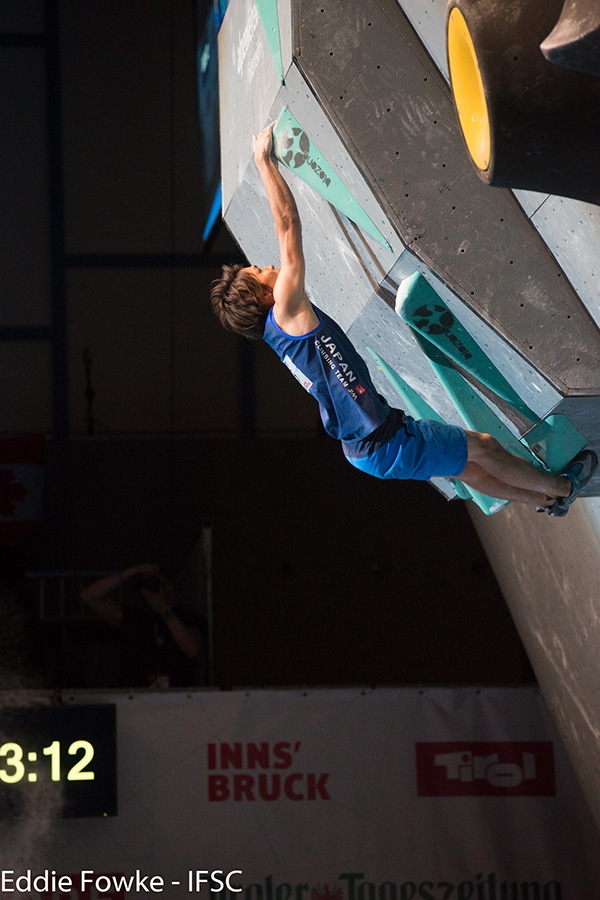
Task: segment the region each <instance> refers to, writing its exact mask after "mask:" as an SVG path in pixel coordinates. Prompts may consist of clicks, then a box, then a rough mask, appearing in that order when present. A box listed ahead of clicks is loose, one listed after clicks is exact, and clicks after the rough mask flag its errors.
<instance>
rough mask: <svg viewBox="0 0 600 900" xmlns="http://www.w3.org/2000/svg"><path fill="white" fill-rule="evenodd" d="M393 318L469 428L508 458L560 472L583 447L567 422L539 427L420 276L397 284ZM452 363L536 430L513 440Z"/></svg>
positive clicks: (551, 420)
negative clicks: (409, 335) (494, 440)
mask: <svg viewBox="0 0 600 900" xmlns="http://www.w3.org/2000/svg"><path fill="white" fill-rule="evenodd" d="M396 312H397V313H398V315H400V316H401V317H402V319H404V321H405V322H406V323H407V324H408V325H410V327H411V329H412V330H413V333H414V334H415V338H416V340H417V341H418V343H419V344H420V346H421V347H422V349H423V352H424V353H425V354H426V355H427V357H428V359H429V361H430V363H431V365H432V367H433V368H434V370H435V372H436V374H437V376H438V378H439V379H440V381H441V382H442V384H443V385H444V387H445V388H446V391H447V392H448V394H449V395H450V396H451V397H452V399H453V401H454V403H455V405H456V407H457V409H458V410H459V411H460V413H461V415H462V417H463V420H464V421H465V425H466V427H467V428H470V429H472V430H474V431H484V432H487V433H489V434H492V435H494V437H496V438H497V439H498V440H499V441H500V442H501V443H502V444H503V445H504V447H506V449H507V450H509V451H510V452H511V453H515V454H516V455H517V456H522V457H524V458H525V459H531V461H536V460H539V461H540V462H541V463H542V464H543V466H544V468H546V469H549V470H550V471H551V472H562V471H563V470H564V468H565V466H566V465H567V463H568V462H570V461H571V460H572V459H573V457H574V456H576V455H577V453H579V451H580V450H582V449H583V448H584V447H585V446H586V445H587V440H586V438H585V437H584V436H583V435H582V434H581V432H580V431H578V429H577V428H575V426H574V425H572V424H571V422H569V420H568V419H567V418H566V417H565V416H560V415H556V416H548V417H547V418H546V419H545V420H543V421H541V420H540V419H539V417H538V416H536V414H535V413H534V412H533V411H532V410H531V409H530V408H529V407H528V406H527V405H526V404H525V403H524V401H523V400H522V399H521V397H520V396H519V395H518V394H517V392H516V391H515V389H514V388H513V387H512V385H511V384H510V383H509V382H508V381H507V380H506V378H505V377H504V376H503V375H502V373H501V372H499V371H498V369H497V368H496V366H495V365H494V363H493V362H492V361H491V360H490V359H489V357H488V356H487V354H486V353H485V351H484V350H482V348H481V347H480V346H479V345H478V344H477V343H476V342H475V340H474V339H473V337H472V336H471V335H470V334H469V332H468V331H467V329H466V328H465V327H464V326H463V325H462V324H461V323H460V322H459V320H458V319H457V318H456V316H455V315H454V314H453V313H451V312H450V310H449V309H448V307H447V306H446V304H445V303H444V301H443V300H442V299H441V297H440V296H439V295H438V294H437V293H436V291H435V290H434V288H433V287H432V286H431V285H430V284H429V282H428V281H427V280H426V279H425V278H424V277H423V276H422V275H421V274H420V273H419V272H416V273H415V274H414V275H411V276H410V277H408V278H405V279H404V280H403V281H402V282H401V284H400V287H399V289H398V294H397V298H396ZM452 362H454V363H456V364H457V365H458V366H460V367H461V368H462V369H464V370H465V371H466V372H469V373H470V374H471V375H473V376H474V377H475V378H476V379H477V380H478V381H479V382H481V384H483V385H485V387H487V388H488V389H489V390H491V391H492V392H493V393H494V394H495V395H496V396H497V397H500V398H502V399H503V400H505V401H507V402H508V403H510V404H511V406H513V407H514V408H515V409H516V410H518V411H519V412H520V413H521V414H522V415H524V416H525V417H526V418H527V419H529V420H530V421H531V422H532V423H535V424H533V425H532V427H531V428H530V429H529V430H528V431H527V432H526V433H525V434H524V435H523V436H522V437H521V438H517V437H515V435H513V433H512V432H511V431H509V429H508V428H506V426H505V425H503V423H502V422H501V421H500V419H499V418H498V416H496V414H495V413H494V412H493V410H492V409H491V408H490V407H489V406H488V404H487V403H486V402H485V401H484V400H483V399H482V398H481V396H480V395H479V394H478V393H477V392H476V391H475V390H474V389H473V388H472V387H471V385H469V384H468V382H467V381H465V379H464V378H463V377H462V375H461V374H460V373H459V371H458V370H457V369H456V368H455V367H454V366H453V365H452Z"/></svg>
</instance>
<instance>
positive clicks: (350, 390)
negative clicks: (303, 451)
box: [263, 306, 390, 441]
mask: <svg viewBox="0 0 600 900" xmlns="http://www.w3.org/2000/svg"><path fill="white" fill-rule="evenodd" d="M313 309H314V310H315V312H316V314H317V316H318V317H319V324H318V326H317V327H316V328H315V329H314V330H313V331H310V332H309V333H308V334H303V335H300V336H298V337H296V336H295V335H291V334H286V333H285V331H282V330H281V328H280V327H279V325H278V324H277V322H276V321H275V318H274V316H273V309H272V308H271V309H270V310H269V314H268V316H267V321H266V323H265V330H264V334H263V338H264V340H265V341H266V342H267V344H268V345H269V346H270V347H272V348H273V350H275V352H276V353H277V355H278V356H279V358H280V359H281V361H282V362H283V363H284V364H285V365H286V366H287V367H288V369H289V370H290V372H291V373H292V374H293V375H294V376H295V378H297V380H298V381H299V382H300V384H301V385H302V387H303V388H304V389H305V390H307V391H308V393H309V394H311V395H312V396H313V397H314V398H315V399H316V400H317V401H318V403H319V408H320V412H321V419H322V421H323V425H324V427H325V431H327V433H328V434H330V435H331V436H332V437H334V438H337V440H340V441H358V440H362V439H363V438H366V437H367V436H368V435H370V434H371V433H372V432H373V431H375V429H377V428H379V427H380V426H381V425H382V424H383V423H384V422H385V421H386V420H387V419H388V417H389V415H390V406H389V405H388V403H387V401H386V400H385V398H384V397H382V396H381V394H378V393H377V390H376V388H375V385H374V384H373V382H372V381H371V376H370V374H369V370H368V368H367V364H366V363H365V361H364V360H363V359H362V357H361V356H360V355H359V354H358V353H357V351H356V350H355V348H354V346H353V344H352V342H351V341H350V340H349V339H348V338H347V337H346V335H345V334H344V332H343V331H342V329H341V328H340V326H339V325H338V324H337V323H336V322H334V320H333V319H331V318H330V317H329V316H328V315H327V314H326V313H324V312H322V311H321V310H320V309H317V307H316V306H313Z"/></svg>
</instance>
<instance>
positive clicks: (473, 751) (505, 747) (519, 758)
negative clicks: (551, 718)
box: [415, 741, 556, 797]
mask: <svg viewBox="0 0 600 900" xmlns="http://www.w3.org/2000/svg"><path fill="white" fill-rule="evenodd" d="M415 749H416V766H417V794H418V796H419V797H498V796H505V797H553V796H554V795H555V793H556V787H555V779H554V748H553V746H552V744H551V743H549V742H541V741H528V742H523V741H510V742H502V743H494V742H476V743H472V742H460V743H455V742H451V743H417V744H416V745H415Z"/></svg>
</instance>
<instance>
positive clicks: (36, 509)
mask: <svg viewBox="0 0 600 900" xmlns="http://www.w3.org/2000/svg"><path fill="white" fill-rule="evenodd" d="M45 448H46V438H45V436H44V435H43V434H26V435H20V436H15V437H3V438H0V544H29V543H30V542H31V541H33V540H35V539H36V538H38V537H39V534H40V531H41V526H42V502H43V488H44V453H45Z"/></svg>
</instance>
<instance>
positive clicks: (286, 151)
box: [273, 107, 392, 251]
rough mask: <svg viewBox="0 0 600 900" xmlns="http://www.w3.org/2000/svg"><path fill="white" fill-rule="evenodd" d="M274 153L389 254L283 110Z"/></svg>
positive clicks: (380, 237) (275, 131) (373, 227)
mask: <svg viewBox="0 0 600 900" xmlns="http://www.w3.org/2000/svg"><path fill="white" fill-rule="evenodd" d="M273 145H274V146H273V149H274V153H275V156H276V158H277V159H278V160H279V162H281V163H283V165H284V166H287V168H288V169H291V170H292V172H294V174H295V175H297V176H298V178H301V179H302V181H304V182H306V184H308V185H309V186H310V187H311V188H313V190H315V191H316V192H317V193H318V194H320V195H321V197H324V198H325V200H327V202H328V203H331V205H332V206H335V208H336V209H337V210H339V212H341V213H343V215H345V216H346V217H347V218H348V219H350V221H351V222H354V224H355V225H357V226H358V227H359V228H361V229H362V230H363V231H364V232H366V234H369V235H370V236H371V237H372V238H375V240H376V241H379V243H380V244H382V245H383V246H384V247H386V248H387V249H388V250H390V251H391V249H392V248H391V247H390V245H389V243H388V242H387V240H386V239H385V238H384V236H383V235H382V233H381V231H380V230H379V229H378V228H377V226H376V225H375V223H374V222H373V221H372V219H371V218H370V217H369V216H368V215H367V213H366V212H365V211H364V209H363V208H362V206H361V205H360V203H359V202H358V200H356V199H355V198H354V197H353V196H352V194H351V193H350V191H349V190H348V188H347V187H346V185H345V184H344V182H343V181H342V179H341V178H340V177H339V175H337V173H336V172H335V171H334V169H333V167H332V166H330V165H329V163H328V162H327V160H326V159H325V157H324V156H323V154H322V153H321V152H320V151H319V149H318V147H317V146H316V145H315V144H314V143H313V142H312V141H311V139H310V137H309V136H308V134H307V133H306V131H305V130H304V128H302V126H301V125H300V123H299V122H298V120H297V119H296V118H294V116H293V115H292V113H291V112H290V111H289V109H288V108H287V107H285V108H284V109H283V110H282V112H281V114H280V116H279V118H278V119H277V122H276V123H275V128H274V129H273Z"/></svg>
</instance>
